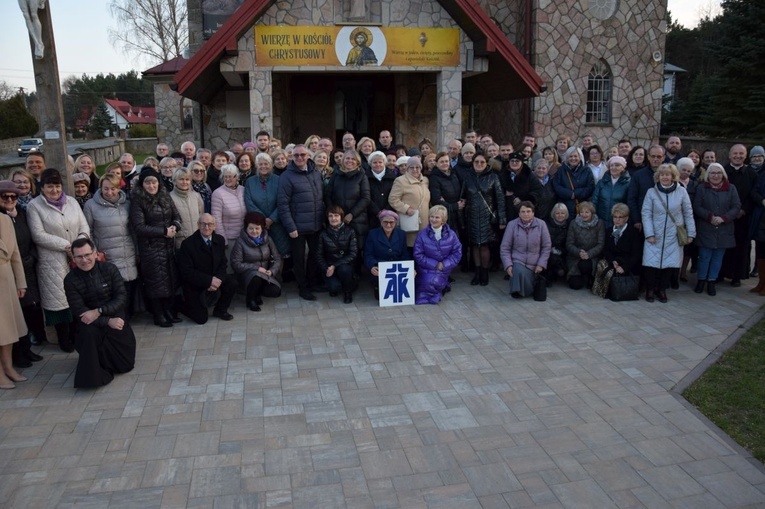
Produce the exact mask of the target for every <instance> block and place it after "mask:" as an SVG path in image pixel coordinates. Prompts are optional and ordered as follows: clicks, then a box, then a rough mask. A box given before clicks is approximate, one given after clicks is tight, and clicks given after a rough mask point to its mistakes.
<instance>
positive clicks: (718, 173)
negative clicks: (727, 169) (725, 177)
mask: <svg viewBox="0 0 765 509" xmlns="http://www.w3.org/2000/svg"><path fill="white" fill-rule="evenodd" d="M722 174H723V172H721V171H710V172H709V173H707V175H722Z"/></svg>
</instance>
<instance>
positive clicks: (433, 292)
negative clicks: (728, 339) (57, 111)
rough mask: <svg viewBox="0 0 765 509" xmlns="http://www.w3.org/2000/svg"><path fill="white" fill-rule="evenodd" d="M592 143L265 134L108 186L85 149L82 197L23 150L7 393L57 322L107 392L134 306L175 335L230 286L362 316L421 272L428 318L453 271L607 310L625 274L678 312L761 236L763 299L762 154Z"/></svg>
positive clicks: (3, 188)
mask: <svg viewBox="0 0 765 509" xmlns="http://www.w3.org/2000/svg"><path fill="white" fill-rule="evenodd" d="M582 142H583V143H582V144H581V146H575V145H573V144H572V143H571V140H570V139H569V138H568V137H565V136H564V137H560V138H559V139H558V140H557V142H556V144H555V146H554V147H545V148H543V149H542V150H539V149H538V147H537V146H536V143H535V138H534V136H532V135H530V134H529V135H527V136H525V137H524V139H523V141H522V143H521V144H520V145H519V147H518V148H517V149H516V148H515V147H513V145H512V144H511V143H508V142H499V143H494V141H493V139H492V137H491V136H490V135H488V134H483V135H480V136H479V135H478V133H476V132H475V131H469V132H468V133H466V134H465V137H464V139H462V140H457V139H455V140H451V141H449V142H448V144H447V147H446V149H445V150H443V151H436V150H435V147H434V146H433V143H432V142H431V141H429V140H427V139H426V140H423V141H422V142H421V143H420V144H419V145H418V147H416V148H412V149H407V148H406V147H403V146H400V145H395V144H394V143H393V137H392V136H391V134H390V132H389V131H383V132H381V133H380V136H379V140H378V141H374V140H372V139H371V138H368V137H363V138H361V139H360V140H358V141H356V139H355V136H354V135H353V134H352V133H345V135H344V136H343V137H342V148H338V149H337V150H335V149H334V145H333V142H332V140H330V139H328V138H321V137H319V136H315V135H312V136H310V137H309V138H308V139H306V140H305V142H304V143H299V144H290V145H287V146H286V147H284V148H282V147H281V143H280V142H279V141H278V140H274V139H272V138H271V137H270V136H269V133H267V132H259V133H257V134H256V136H255V141H254V142H247V143H244V144H234V145H233V146H232V147H230V150H219V151H211V150H208V149H204V148H200V149H197V148H196V147H195V145H194V144H193V143H192V142H185V143H184V144H183V145H182V146H181V150H180V151H179V152H176V153H171V152H170V148H169V147H168V146H167V145H165V144H162V143H161V144H159V145H158V146H157V153H156V157H154V156H152V157H148V158H146V159H145V160H144V161H143V163H142V165H141V166H140V167H139V166H138V165H136V161H135V160H134V158H133V156H132V155H131V154H127V153H126V154H122V155H121V157H120V158H119V161H118V162H117V163H113V164H111V165H109V166H108V167H107V170H106V173H105V174H104V175H103V176H101V177H100V178H99V177H98V176H97V175H96V173H95V164H94V161H93V159H92V158H91V157H90V156H88V155H87V154H83V155H81V156H80V157H78V158H77V159H76V160H75V161H73V165H72V166H73V168H72V169H70V170H68V175H69V176H70V177H71V179H72V182H73V183H74V187H75V196H74V197H69V196H67V195H66V193H64V192H63V179H62V175H61V173H60V172H59V171H58V170H56V169H52V168H46V165H45V160H44V156H43V155H42V154H30V156H29V157H28V158H27V161H26V166H25V168H24V169H17V170H14V171H13V172H12V174H11V179H10V180H8V181H3V182H0V197H1V198H2V205H3V207H2V212H4V214H2V215H0V219H2V221H0V236H1V238H0V241H2V242H3V245H4V246H5V247H4V249H5V251H4V250H3V245H0V255H3V256H6V255H7V260H8V261H9V263H7V264H0V267H3V268H4V269H7V270H6V271H5V272H4V273H3V274H0V276H2V277H4V278H5V279H6V280H7V281H9V282H10V283H9V284H7V285H5V287H6V288H8V290H7V291H6V292H5V293H7V295H5V297H6V298H7V300H8V302H7V304H8V305H7V306H4V307H3V308H4V310H5V312H6V313H9V314H8V315H7V318H8V320H9V323H12V324H14V325H15V327H14V328H12V330H11V331H10V332H8V333H5V335H6V336H7V337H5V336H4V337H3V341H2V343H3V344H4V345H5V346H2V347H0V366H2V373H3V376H0V387H3V388H9V387H11V386H12V385H13V384H14V382H18V381H21V380H22V379H23V376H22V375H20V374H19V373H18V372H16V371H15V370H14V366H15V367H28V366H29V365H30V363H31V362H36V361H39V360H40V359H41V357H40V356H39V355H37V354H35V353H34V352H32V351H31V348H30V345H31V344H32V340H34V341H35V342H43V341H45V340H46V332H45V325H49V326H53V327H54V328H55V331H56V336H57V338H58V344H59V346H60V348H61V349H62V350H63V351H65V352H71V351H73V350H74V349H75V348H76V349H77V351H78V352H79V354H80V365H81V368H80V367H78V372H77V375H76V377H75V385H76V386H78V387H90V386H98V385H102V384H104V383H108V381H110V380H111V378H112V377H113V375H114V374H115V373H122V372H126V371H129V370H130V369H132V366H133V363H134V358H135V338H134V336H133V333H132V330H131V329H130V324H129V321H130V318H131V316H132V315H133V313H134V312H136V311H137V310H139V308H140V307H141V306H145V307H146V308H147V309H148V310H149V311H150V312H151V313H152V316H153V320H154V323H155V324H156V325H157V326H159V327H172V326H173V324H175V323H178V322H180V321H181V318H180V316H179V315H181V314H182V315H185V316H186V317H187V318H189V319H191V320H192V321H194V322H196V323H199V324H203V323H206V322H207V321H208V319H209V316H210V308H212V313H211V314H212V316H213V317H216V318H218V319H221V320H224V321H227V320H231V319H232V318H233V317H232V315H231V314H230V313H229V312H228V310H229V307H230V305H231V303H232V301H233V299H234V298H235V296H236V293H237V289H241V290H242V292H243V293H244V294H245V303H246V305H247V307H248V308H249V309H250V310H251V311H253V312H258V311H260V310H261V306H263V305H264V301H263V299H264V298H277V297H279V296H280V295H281V293H282V284H283V283H284V282H285V281H289V280H290V279H294V280H296V282H297V287H298V293H299V295H300V297H301V298H303V299H305V300H315V299H316V295H315V292H320V291H326V292H328V293H329V295H330V296H331V297H334V296H339V295H341V296H342V300H343V302H345V303H351V302H353V297H354V292H355V291H356V290H357V288H358V286H359V283H360V282H361V281H362V280H363V279H365V278H366V279H368V280H369V282H370V285H371V287H372V288H373V291H374V294H375V296H376V297H377V298H379V297H380V288H379V287H378V278H379V277H380V269H379V264H380V263H382V262H400V261H408V260H413V262H414V266H415V270H416V277H415V302H416V303H418V304H424V303H431V304H435V303H438V302H439V301H440V300H441V299H442V298H443V296H444V295H446V293H448V292H449V291H450V290H451V284H452V283H453V282H454V280H453V278H452V277H451V272H452V271H453V270H454V269H455V268H456V267H458V266H460V265H461V267H462V270H463V271H466V272H468V271H469V272H472V273H473V277H472V280H471V281H470V284H471V285H476V286H478V285H480V286H486V285H488V284H489V274H490V272H492V270H500V269H501V270H503V271H504V273H505V279H507V280H508V281H509V289H508V290H509V293H510V294H511V295H512V296H513V297H515V298H521V297H525V296H528V295H531V293H532V292H533V291H534V288H535V287H538V286H539V285H540V283H541V284H544V285H546V286H549V285H551V284H552V283H553V282H554V281H556V280H565V281H566V282H567V284H568V286H569V287H570V288H572V289H581V288H585V287H588V288H593V289H594V291H595V290H597V292H599V294H600V295H603V296H605V295H607V294H608V284H609V282H610V281H613V279H614V278H619V277H622V276H638V275H639V276H640V277H641V280H642V285H643V287H644V288H645V299H646V300H647V301H649V302H652V301H654V300H656V299H658V300H659V301H660V302H666V301H667V289H668V288H670V287H676V286H677V285H678V284H679V282H681V281H687V274H688V270H690V271H691V272H694V271H695V272H697V284H696V287H695V291H696V292H698V293H701V292H703V291H704V290H706V291H707V293H708V294H709V295H714V294H715V293H716V286H715V285H716V282H717V281H718V280H720V279H721V278H722V277H723V276H725V277H729V278H730V279H731V281H732V284H733V286H739V285H740V281H741V279H743V278H745V277H748V276H749V266H750V262H749V259H748V257H749V251H750V249H749V248H750V245H751V243H750V241H751V240H754V241H755V243H756V258H757V260H756V264H755V265H756V269H755V273H759V274H760V278H761V279H760V282H759V284H758V285H757V286H756V287H755V288H754V289H753V291H756V292H759V293H760V294H761V295H765V279H763V278H765V214H764V213H763V212H765V176H763V175H762V171H761V169H762V164H763V160H765V151H763V149H762V147H753V148H752V150H751V152H749V153H747V151H746V148H745V147H743V146H741V145H735V146H734V147H732V148H731V150H730V153H729V157H728V158H729V162H728V163H727V164H726V165H725V166H723V165H720V164H719V163H716V162H715V153H714V152H713V151H704V152H699V151H696V150H690V151H688V153H687V154H685V156H686V157H680V156H681V150H682V143H681V141H680V139H679V138H677V137H675V136H673V137H670V138H669V140H668V141H667V143H666V145H664V146H661V145H653V146H651V147H649V148H648V149H647V150H646V149H645V148H643V147H640V146H636V147H632V145H631V143H630V141H629V140H620V141H619V142H618V143H617V144H616V146H615V147H614V148H613V149H608V150H606V151H604V150H603V149H601V147H600V146H599V145H597V144H595V143H593V139H592V136H589V135H587V136H583V137H582ZM747 156H748V160H747ZM9 225H11V226H12V227H9ZM10 237H13V239H11V238H10ZM694 240H695V241H694ZM689 263H691V264H692V265H691V269H688V265H689ZM604 285H605V286H604ZM10 301H13V303H11V302H10ZM4 317H5V316H4ZM19 338H20V339H19ZM104 338H110V339H109V340H108V341H107V340H105V339H104ZM10 345H13V346H12V347H10ZM6 346H7V347H8V348H6Z"/></svg>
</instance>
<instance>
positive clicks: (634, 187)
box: [627, 145, 666, 231]
mask: <svg viewBox="0 0 765 509" xmlns="http://www.w3.org/2000/svg"><path fill="white" fill-rule="evenodd" d="M665 155H666V150H664V147H662V146H661V145H652V146H651V148H649V149H648V167H647V168H643V169H641V170H638V171H636V172H635V174H634V175H632V177H631V178H630V187H629V188H628V189H627V205H628V206H629V208H630V218H631V219H632V220H633V221H634V226H635V228H637V229H638V230H640V231H643V223H642V220H641V219H640V217H641V214H642V211H643V200H645V195H646V193H647V192H648V190H649V189H651V188H652V187H653V186H655V185H656V182H655V181H654V180H653V175H654V173H656V171H657V170H658V169H659V166H661V165H662V164H663V163H664V156H665Z"/></svg>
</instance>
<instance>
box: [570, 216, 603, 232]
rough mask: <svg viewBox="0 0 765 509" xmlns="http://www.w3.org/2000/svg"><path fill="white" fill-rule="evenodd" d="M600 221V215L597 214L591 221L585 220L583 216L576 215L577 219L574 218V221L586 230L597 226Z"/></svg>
mask: <svg viewBox="0 0 765 509" xmlns="http://www.w3.org/2000/svg"><path fill="white" fill-rule="evenodd" d="M599 221H600V219H598V216H596V215H595V214H593V215H592V219H590V220H589V221H585V220H584V219H582V216H576V219H574V222H575V223H576V225H577V226H579V227H581V228H584V229H585V230H589V229H590V228H594V227H595V226H597V224H598V222H599Z"/></svg>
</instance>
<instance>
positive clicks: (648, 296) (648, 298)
mask: <svg viewBox="0 0 765 509" xmlns="http://www.w3.org/2000/svg"><path fill="white" fill-rule="evenodd" d="M654 300H655V299H654V298H653V290H646V292H645V301H646V302H653V301H654Z"/></svg>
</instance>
